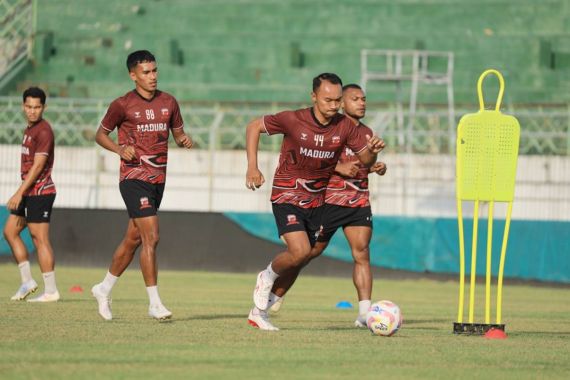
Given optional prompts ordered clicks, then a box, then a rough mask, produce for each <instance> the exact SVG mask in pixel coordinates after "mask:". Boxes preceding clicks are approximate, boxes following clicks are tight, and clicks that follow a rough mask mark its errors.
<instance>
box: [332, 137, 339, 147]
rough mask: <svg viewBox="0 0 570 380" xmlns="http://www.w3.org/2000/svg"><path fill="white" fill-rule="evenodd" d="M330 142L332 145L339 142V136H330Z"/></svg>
mask: <svg viewBox="0 0 570 380" xmlns="http://www.w3.org/2000/svg"><path fill="white" fill-rule="evenodd" d="M332 143H333V145H338V144H340V136H333V137H332Z"/></svg>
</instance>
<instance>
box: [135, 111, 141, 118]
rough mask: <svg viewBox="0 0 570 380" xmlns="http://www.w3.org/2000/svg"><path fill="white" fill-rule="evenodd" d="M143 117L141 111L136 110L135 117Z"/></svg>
mask: <svg viewBox="0 0 570 380" xmlns="http://www.w3.org/2000/svg"><path fill="white" fill-rule="evenodd" d="M140 117H141V113H140V112H138V111H135V118H136V119H139V118H140Z"/></svg>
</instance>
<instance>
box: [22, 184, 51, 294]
mask: <svg viewBox="0 0 570 380" xmlns="http://www.w3.org/2000/svg"><path fill="white" fill-rule="evenodd" d="M54 201H55V194H51V195H38V196H31V197H27V203H26V211H27V215H26V223H27V225H28V230H29V231H30V235H31V236H32V241H33V243H34V246H35V247H36V251H37V253H38V263H39V265H40V270H41V271H42V277H43V279H44V293H43V294H41V295H39V296H38V297H35V298H32V299H28V302H54V301H58V300H59V292H58V291H57V286H56V282H55V271H54V268H55V257H54V254H53V248H52V246H51V242H50V238H49V226H50V220H51V211H52V207H53V202H54Z"/></svg>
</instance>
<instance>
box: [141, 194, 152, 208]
mask: <svg viewBox="0 0 570 380" xmlns="http://www.w3.org/2000/svg"><path fill="white" fill-rule="evenodd" d="M140 202H141V207H140V209H141V210H143V209H145V208H150V203H148V197H141V199H140Z"/></svg>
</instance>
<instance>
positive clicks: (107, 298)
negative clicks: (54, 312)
mask: <svg viewBox="0 0 570 380" xmlns="http://www.w3.org/2000/svg"><path fill="white" fill-rule="evenodd" d="M140 245H141V237H140V234H139V230H138V228H137V227H136V225H135V223H134V221H133V219H129V223H128V225H127V231H126V232H125V236H124V237H123V240H122V241H121V243H119V246H118V247H117V248H116V249H115V252H114V254H113V259H112V261H111V265H110V266H109V270H108V271H107V273H106V275H105V278H104V279H103V281H102V282H100V283H98V284H96V285H94V286H93V288H91V293H92V294H93V297H95V299H97V303H98V304H99V315H101V317H102V318H103V319H105V320H111V319H112V318H113V315H112V313H111V291H112V290H113V287H114V286H115V284H116V283H117V280H118V279H119V277H120V276H121V275H122V274H123V272H124V271H125V270H126V269H127V267H128V266H129V264H130V263H131V262H132V261H133V258H134V256H135V252H136V250H137V248H138V247H139V246H140Z"/></svg>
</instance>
